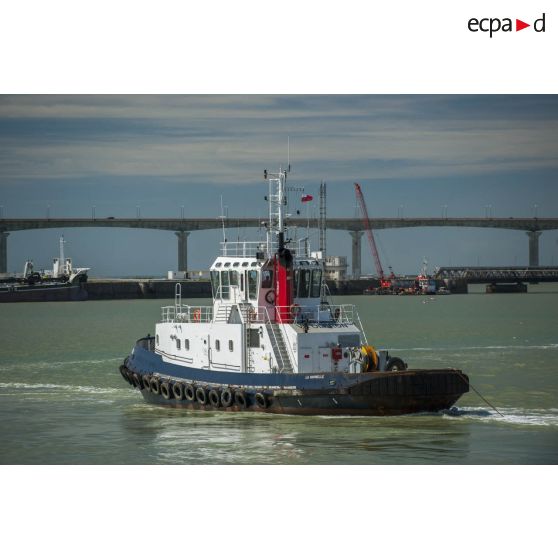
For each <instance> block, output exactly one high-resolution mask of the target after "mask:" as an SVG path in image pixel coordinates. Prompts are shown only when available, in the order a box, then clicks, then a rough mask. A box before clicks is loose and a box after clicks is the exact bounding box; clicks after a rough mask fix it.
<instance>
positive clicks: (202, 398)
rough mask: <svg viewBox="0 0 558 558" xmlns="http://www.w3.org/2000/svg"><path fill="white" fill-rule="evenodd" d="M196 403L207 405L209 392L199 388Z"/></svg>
mask: <svg viewBox="0 0 558 558" xmlns="http://www.w3.org/2000/svg"><path fill="white" fill-rule="evenodd" d="M196 401H197V402H198V403H199V404H200V405H205V404H206V403H207V392H206V391H205V389H204V388H202V387H199V388H198V389H196Z"/></svg>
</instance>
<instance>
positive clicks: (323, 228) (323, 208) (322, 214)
mask: <svg viewBox="0 0 558 558" xmlns="http://www.w3.org/2000/svg"><path fill="white" fill-rule="evenodd" d="M326 202H327V189H326V183H325V182H321V183H320V252H321V254H322V284H321V286H320V297H321V303H322V304H325V303H326V301H327V298H326V282H325V263H326V217H327V204H326Z"/></svg>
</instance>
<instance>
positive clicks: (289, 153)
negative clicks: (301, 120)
mask: <svg viewBox="0 0 558 558" xmlns="http://www.w3.org/2000/svg"><path fill="white" fill-rule="evenodd" d="M290 140H291V138H290V137H289V136H287V172H291V141H290Z"/></svg>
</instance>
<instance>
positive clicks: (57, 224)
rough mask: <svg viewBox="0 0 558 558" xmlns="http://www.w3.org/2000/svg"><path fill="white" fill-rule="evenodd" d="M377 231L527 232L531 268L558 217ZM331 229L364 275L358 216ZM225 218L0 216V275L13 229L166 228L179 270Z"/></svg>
mask: <svg viewBox="0 0 558 558" xmlns="http://www.w3.org/2000/svg"><path fill="white" fill-rule="evenodd" d="M266 221H267V216H265V217H244V218H227V219H226V220H225V226H226V227H227V228H235V227H237V228H247V227H262V226H263V224H264V223H265V222H266ZM308 223H309V224H310V227H311V228H314V229H315V228H318V219H310V221H308V220H307V219H304V218H300V217H297V218H292V217H291V218H289V219H288V222H287V224H288V225H289V226H291V227H293V226H297V227H302V228H305V227H306V226H307V225H308ZM370 223H371V225H372V228H373V229H398V228H412V227H480V228H492V229H509V230H519V231H525V232H526V234H527V236H528V240H529V266H530V267H538V265H539V237H540V235H541V234H542V232H543V231H548V230H555V229H558V218H555V217H552V218H537V217H531V218H527V217H453V218H448V217H397V218H376V219H371V220H370ZM326 225H327V228H328V229H333V230H344V231H348V232H349V234H350V236H351V245H352V262H353V277H355V278H358V277H360V275H361V240H362V235H363V234H364V230H363V226H362V221H361V219H359V218H344V217H332V218H328V219H327V223H326ZM222 226H223V222H222V220H221V219H220V218H218V217H198V218H183V219H178V218H150V217H148V218H145V217H136V218H135V219H125V218H113V217H106V218H98V219H97V218H40V219H32V218H29V219H24V218H20V219H0V273H6V271H7V259H8V236H9V234H10V232H14V231H23V230H33V229H47V228H57V229H60V228H74V227H115V228H121V227H124V228H135V229H155V230H167V231H172V232H174V233H175V234H176V236H177V239H178V271H183V272H185V271H187V269H188V236H189V234H190V233H191V232H195V231H201V230H210V229H220V228H221V227H222Z"/></svg>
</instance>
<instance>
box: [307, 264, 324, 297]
mask: <svg viewBox="0 0 558 558" xmlns="http://www.w3.org/2000/svg"><path fill="white" fill-rule="evenodd" d="M321 286H322V271H321V270H320V269H314V270H313V271H312V292H311V294H310V296H311V297H312V298H318V297H319V296H320V290H321Z"/></svg>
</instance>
